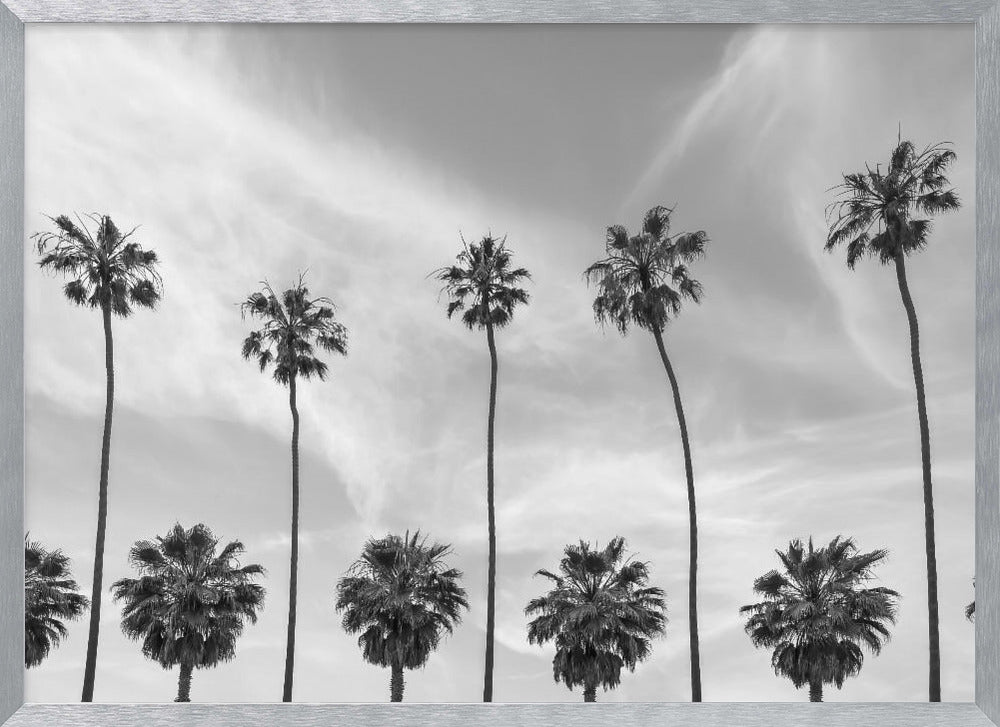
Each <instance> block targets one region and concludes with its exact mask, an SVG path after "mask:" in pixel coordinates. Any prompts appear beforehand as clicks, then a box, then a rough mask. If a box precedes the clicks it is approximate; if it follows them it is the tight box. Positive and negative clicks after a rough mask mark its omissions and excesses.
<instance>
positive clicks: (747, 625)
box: [18, 24, 986, 709]
mask: <svg viewBox="0 0 1000 727" xmlns="http://www.w3.org/2000/svg"><path fill="white" fill-rule="evenodd" d="M24 39H25V129H24V132H25V188H24V194H25V205H24V207H25V222H24V224H25V232H26V235H25V239H24V379H25V381H24V388H25V421H24V425H25V431H24V438H25V515H24V531H25V532H24V547H25V563H24V578H25V580H24V585H25V632H24V636H25V642H24V654H25V661H24V664H25V669H26V673H25V691H24V700H25V701H26V702H78V701H83V702H118V703H125V702H128V703H131V702H144V703H157V702H202V703H225V702H305V703H322V702H327V703H359V702H360V703H368V702H389V701H391V702H401V701H403V702H423V703H438V702H441V703H472V702H502V703H553V702H595V701H596V702H692V701H693V702H701V701H706V702H799V701H812V702H922V701H931V702H939V701H948V702H968V701H972V700H973V699H974V686H975V685H974V682H975V665H974V636H975V620H976V610H975V605H976V594H975V582H974V580H975V579H974V576H975V558H974V548H975V535H974V528H975V513H974V496H975V491H974V490H975V441H974V433H975V416H974V415H975V312H976V303H975V273H976V238H975V216H976V209H975V194H976V188H975V171H976V148H975V147H976V144H975V139H976V122H975V111H976V95H975V88H974V81H975V78H974V73H973V70H974V58H975V33H974V30H973V27H972V26H969V25H933V24H923V25H879V26H873V25H863V24H861V25H851V26H847V25H682V24H674V25H656V24H648V25H547V26H541V25H461V26H459V25H421V24H414V25H409V26H399V25H397V26H392V25H311V24H301V25H280V24H279V25H254V24H236V25H221V24H219V25H216V24H191V25H183V24H144V25H140V24H137V25H125V24H121V25H118V24H92V25H68V24H66V25H63V24H31V25H29V26H28V27H27V28H26V29H25V33H24ZM18 537H20V535H18ZM985 612H986V611H984V613H985ZM581 709H584V707H581Z"/></svg>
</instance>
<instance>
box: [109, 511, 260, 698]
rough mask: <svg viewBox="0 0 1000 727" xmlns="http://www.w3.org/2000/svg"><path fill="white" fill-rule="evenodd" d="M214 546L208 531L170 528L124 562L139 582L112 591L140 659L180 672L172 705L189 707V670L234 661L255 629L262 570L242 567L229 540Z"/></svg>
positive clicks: (126, 581)
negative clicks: (239, 643) (248, 629)
mask: <svg viewBox="0 0 1000 727" xmlns="http://www.w3.org/2000/svg"><path fill="white" fill-rule="evenodd" d="M218 544H219V541H218V539H217V538H216V537H215V536H214V535H213V534H212V531H211V530H209V529H208V528H207V527H206V526H204V525H202V524H200V523H199V524H198V525H195V526H194V527H193V528H190V529H187V530H185V529H184V528H183V527H181V525H179V524H178V525H175V526H174V527H173V529H172V530H171V531H170V532H169V533H167V534H166V535H165V536H157V538H156V540H155V541H150V540H140V541H138V542H137V543H135V545H133V546H132V550H131V551H130V553H129V560H130V562H131V564H132V566H133V567H134V568H136V570H138V571H139V577H138V578H122V579H121V580H119V581H117V582H116V583H115V584H114V585H113V586H112V593H113V595H114V599H115V601H122V602H124V606H123V608H122V632H124V634H125V635H126V636H128V637H129V638H131V639H134V640H136V641H141V642H142V653H143V654H145V655H146V656H147V657H148V658H150V659H152V660H153V661H155V662H157V663H158V664H160V666H162V667H163V668H164V669H169V668H171V667H173V666H174V665H179V666H180V677H179V679H178V684H177V698H176V699H175V700H174V701H175V702H190V701H191V674H192V672H193V671H194V669H196V668H197V669H205V668H208V667H213V666H216V665H217V664H219V663H220V662H223V661H229V660H230V659H232V658H233V657H234V656H235V655H236V640H237V639H238V638H239V637H240V635H241V634H242V633H243V629H244V627H245V625H246V623H247V622H249V623H251V624H253V623H256V622H257V614H258V612H259V611H260V609H261V608H262V606H263V603H264V588H263V587H262V586H260V585H259V584H257V583H256V579H257V578H258V577H259V576H261V575H263V573H264V569H263V568H261V567H260V566H259V565H245V566H241V565H240V564H239V557H240V556H241V555H242V554H243V552H244V550H243V544H242V543H241V542H239V541H236V540H234V541H232V542H230V543H229V544H228V545H226V546H225V547H224V548H222V550H221V551H218V552H216V550H217V546H218Z"/></svg>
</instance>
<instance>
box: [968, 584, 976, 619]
mask: <svg viewBox="0 0 1000 727" xmlns="http://www.w3.org/2000/svg"><path fill="white" fill-rule="evenodd" d="M975 587H976V582H975V581H973V582H972V588H973V589H975ZM965 617H966V618H967V619H969V620H970V621H975V620H976V602H975V600H973V601H972V602H971V603H970V604H969V605H968V606H966V607H965Z"/></svg>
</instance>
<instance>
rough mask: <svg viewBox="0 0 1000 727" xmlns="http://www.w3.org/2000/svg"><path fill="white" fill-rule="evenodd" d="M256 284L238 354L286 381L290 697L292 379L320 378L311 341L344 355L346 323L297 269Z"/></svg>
mask: <svg viewBox="0 0 1000 727" xmlns="http://www.w3.org/2000/svg"><path fill="white" fill-rule="evenodd" d="M261 285H262V286H263V288H262V290H260V291H258V292H256V293H251V294H250V295H249V296H248V297H247V299H246V300H245V301H244V302H243V304H242V306H241V309H242V311H243V315H244V317H245V316H246V315H247V314H249V315H250V316H251V317H252V318H256V319H258V320H259V321H261V327H260V328H259V329H257V330H256V331H253V332H252V333H251V334H250V335H249V336H247V337H246V339H245V340H244V341H243V358H245V359H248V360H249V359H253V360H254V361H255V362H256V363H257V365H258V366H260V370H261V373H263V372H264V371H265V370H266V369H267V367H268V366H273V367H274V380H275V381H277V382H278V383H279V384H281V385H282V386H287V387H288V407H289V409H291V412H292V552H291V573H290V575H289V579H288V638H287V643H286V647H285V679H284V686H283V687H282V696H281V699H282V701H284V702H290V701H292V675H293V672H294V669H295V616H296V602H297V593H298V569H299V410H298V405H297V403H296V384H297V382H298V379H299V378H302V379H305V380H308V379H311V378H312V377H313V376H316V377H317V378H318V379H320V381H323V380H325V379H326V374H327V365H326V363H324V362H323V361H322V360H320V359H319V358H318V357H317V356H316V347H317V346H318V347H319V348H320V349H322V350H323V351H327V352H330V353H338V354H340V355H341V356H346V355H347V329H346V328H345V327H344V326H343V325H342V324H341V323H339V322H337V320H336V319H335V317H334V316H335V314H334V305H333V301H331V300H330V299H329V298H323V297H320V298H312V297H310V295H309V289H308V288H307V287H306V285H305V280H304V276H303V275H299V280H298V283H296V284H295V285H294V286H292V287H291V288H289V289H288V290H286V291H285V292H284V293H282V294H281V296H280V297H279V296H278V295H277V294H276V293H275V292H274V290H273V289H272V288H271V286H270V285H269V284H268V283H267V282H264V283H262V284H261Z"/></svg>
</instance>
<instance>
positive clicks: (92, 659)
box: [81, 300, 115, 702]
mask: <svg viewBox="0 0 1000 727" xmlns="http://www.w3.org/2000/svg"><path fill="white" fill-rule="evenodd" d="M101 313H102V314H103V317H104V367H105V371H106V374H107V387H106V397H107V398H106V400H105V404H104V439H103V441H102V442H101V482H100V485H99V486H98V495H97V541H96V543H95V545H94V581H93V588H92V590H91V593H90V634H89V636H88V637H87V661H86V665H85V667H84V670H83V697H82V699H81V701H84V702H92V701H94V679H95V677H96V675H97V641H98V638H99V636H100V631H101V595H102V594H103V592H104V587H103V582H104V538H105V535H106V533H107V529H108V471H109V469H110V464H111V418H112V415H113V413H114V402H115V351H114V339H113V337H112V335H111V301H110V300H105V301H104V302H103V303H102V304H101Z"/></svg>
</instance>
